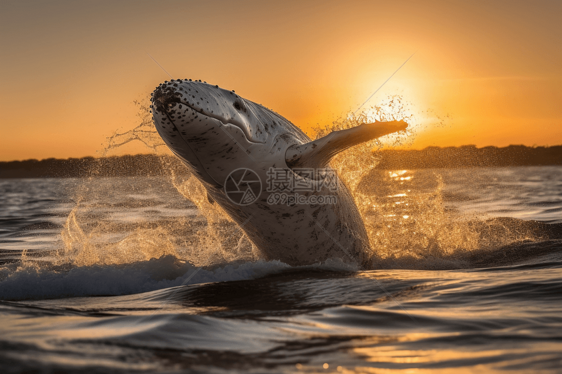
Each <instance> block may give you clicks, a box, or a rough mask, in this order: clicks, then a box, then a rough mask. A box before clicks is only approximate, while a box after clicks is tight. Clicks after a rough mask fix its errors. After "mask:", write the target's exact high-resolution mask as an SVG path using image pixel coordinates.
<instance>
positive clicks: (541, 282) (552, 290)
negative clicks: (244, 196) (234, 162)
mask: <svg viewBox="0 0 562 374" xmlns="http://www.w3.org/2000/svg"><path fill="white" fill-rule="evenodd" d="M190 183H191V182H190V181H189V179H187V180H178V179H177V177H174V178H165V177H153V178H149V177H135V178H133V177H131V178H117V177H116V178H89V179H88V178H84V179H48V178H45V179H0V347H1V349H0V370H1V372H3V373H12V372H13V373H18V372H37V373H42V372H46V373H51V372H84V371H86V372H100V373H101V372H103V373H112V372H193V373H295V372H299V373H300V372H303V373H331V372H334V373H350V372H360V373H387V372H403V373H453V372H454V373H478V372H486V373H490V372H492V373H493V372H498V373H499V372H501V373H505V372H518V373H537V372H544V373H559V372H561V371H562V354H561V352H562V167H558V166H544V167H511V168H469V169H436V170H429V169H428V170H398V171H383V170H375V171H372V172H371V173H369V174H368V175H367V176H366V177H365V178H363V179H362V180H361V182H360V183H358V185H357V187H356V191H357V193H360V194H361V196H363V197H369V198H370V199H371V200H369V204H368V207H367V208H365V209H368V211H366V213H365V215H364V217H365V221H366V225H367V228H368V230H369V232H370V235H371V243H372V246H373V251H374V256H373V261H372V266H371V268H369V269H359V268H358V267H356V266H354V265H353V264H349V263H344V262H342V261H341V260H339V259H331V260H329V261H327V262H325V263H319V264H316V265H310V266H289V265H287V264H284V263H282V262H279V261H266V260H264V259H263V258H261V257H260V253H259V252H258V251H257V250H256V249H255V248H254V247H253V246H252V244H251V243H249V242H248V241H247V240H245V238H244V237H243V235H242V234H241V233H240V230H239V229H238V228H237V227H236V226H235V225H233V224H232V223H231V222H229V221H228V220H227V219H225V218H224V215H221V212H220V210H217V209H216V207H213V204H211V203H210V202H208V201H206V199H204V196H203V195H202V194H194V193H193V191H195V190H197V188H198V187H197V186H196V185H193V184H190ZM362 199H363V200H364V199H365V198H362Z"/></svg>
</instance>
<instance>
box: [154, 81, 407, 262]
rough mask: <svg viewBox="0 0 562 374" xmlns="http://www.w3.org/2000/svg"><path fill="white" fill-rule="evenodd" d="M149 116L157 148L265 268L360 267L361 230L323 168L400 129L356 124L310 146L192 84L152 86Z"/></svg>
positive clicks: (292, 129) (282, 125)
mask: <svg viewBox="0 0 562 374" xmlns="http://www.w3.org/2000/svg"><path fill="white" fill-rule="evenodd" d="M151 110H152V115H153V120H154V124H155V126H156V129H157V131H158V133H159V134H160V136H161V137H162V139H163V140H164V142H165V143H166V145H167V146H168V147H169V148H170V150H171V151H172V152H173V153H174V154H175V155H176V156H177V157H179V158H180V159H181V160H182V161H183V162H184V163H185V164H186V165H187V166H188V168H189V169H190V170H191V171H192V173H193V174H194V175H195V176H196V177H197V178H198V179H199V180H200V181H201V183H202V184H203V185H204V187H205V188H206V190H207V192H208V195H209V197H210V200H212V201H214V202H216V203H217V204H219V205H220V206H221V207H222V209H223V210H224V211H225V212H226V213H227V214H228V215H229V216H230V217H231V218H232V219H233V220H234V221H235V222H236V223H237V224H238V225H239V226H240V227H241V228H242V230H243V231H244V232H245V234H246V235H247V237H248V238H249V239H250V240H251V241H252V242H253V243H254V245H255V246H256V247H257V248H258V249H259V250H260V251H261V253H262V255H263V257H264V258H265V259H267V260H280V261H282V262H285V263H287V264H289V265H306V264H313V263H319V262H323V261H325V260H327V259H329V258H340V259H341V260H343V261H345V262H353V263H356V264H358V265H359V266H365V265H367V263H368V261H369V259H370V258H371V256H372V254H373V253H372V251H371V248H370V247H369V240H368V237H367V232H366V230H365V227H364V225H363V221H362V219H361V216H360V214H359V211H358V209H357V207H356V205H355V203H354V201H353V198H352V196H351V194H350V192H349V190H348V189H347V187H346V186H345V184H344V183H343V182H342V181H341V180H339V179H338V177H337V175H336V173H335V172H334V170H333V169H331V168H330V167H329V161H330V159H331V158H332V157H333V156H334V155H336V154H337V153H339V152H341V151H343V150H345V149H347V148H349V147H352V146H354V145H357V144H360V143H362V142H365V141H368V140H371V139H374V138H377V137H380V136H384V135H387V134H390V133H394V132H397V131H401V130H405V129H406V128H407V126H408V124H407V123H406V122H404V121H392V122H375V123H370V124H363V125H360V126H357V127H354V128H351V129H347V130H342V131H335V132H332V133H330V134H329V135H327V136H325V137H323V138H320V139H317V140H314V141H312V140H311V139H310V138H309V137H308V136H307V135H305V134H304V133H303V132H302V131H301V130H300V129H299V128H297V127H296V126H295V125H293V124H292V123H291V122H289V121H288V120H287V119H285V118H283V117H282V116H280V115H279V114H277V113H275V112H274V111H271V110H269V109H267V108H265V107H264V106H262V105H260V104H256V103H254V102H252V101H250V100H247V99H244V98H242V97H240V96H239V95H237V94H236V93H235V92H234V91H229V90H225V89H222V88H220V87H219V86H215V85H211V84H207V83H206V82H202V81H192V80H191V79H189V80H188V79H177V80H171V81H166V82H164V83H162V84H161V85H159V86H158V87H157V88H156V90H155V91H154V92H153V93H152V99H151Z"/></svg>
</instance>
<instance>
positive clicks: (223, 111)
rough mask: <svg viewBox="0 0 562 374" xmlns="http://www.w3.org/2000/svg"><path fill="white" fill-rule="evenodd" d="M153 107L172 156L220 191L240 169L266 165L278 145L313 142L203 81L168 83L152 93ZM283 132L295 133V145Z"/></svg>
mask: <svg viewBox="0 0 562 374" xmlns="http://www.w3.org/2000/svg"><path fill="white" fill-rule="evenodd" d="M151 109H152V114H153V120H154V124H155V126H156V129H157V130H158V133H159V134H160V136H161V137H162V138H163V140H164V142H165V143H166V144H167V145H168V147H169V148H170V149H171V150H172V152H173V153H174V154H175V155H176V156H178V157H180V158H181V159H182V160H183V161H184V162H185V163H187V164H188V166H190V167H191V169H192V171H194V172H195V173H196V174H197V175H198V176H199V178H200V179H201V180H202V181H203V182H206V183H208V184H211V185H213V186H215V187H218V188H220V186H221V185H223V184H224V181H225V179H226V177H227V176H228V174H229V173H230V172H231V171H232V170H233V169H235V168H236V167H240V166H245V167H250V168H253V169H255V168H258V166H257V165H256V163H260V162H266V161H267V159H268V156H270V155H271V154H272V153H271V149H272V147H275V146H276V145H279V146H280V147H284V148H287V147H289V146H290V145H291V144H295V143H300V142H303V141H307V139H308V138H307V137H306V135H304V134H303V133H302V132H301V131H300V130H298V129H297V128H296V127H295V126H294V125H292V124H291V123H290V122H289V121H287V120H286V119H285V118H283V117H281V116H280V115H278V114H277V113H275V112H273V111H271V110H269V109H267V108H265V107H263V106H261V105H259V104H256V103H254V102H252V101H250V100H246V99H244V98H242V97H240V96H239V95H237V94H236V93H235V92H234V91H230V90H225V89H222V88H220V87H219V86H216V85H211V84H207V83H206V82H201V81H192V80H188V79H177V80H172V81H167V82H164V83H162V84H161V85H159V86H158V87H157V88H156V90H155V91H154V92H153V94H152V106H151ZM283 134H291V136H292V138H294V139H293V141H289V142H288V143H287V142H285V143H283V144H281V143H280V142H279V137H280V136H282V135H283ZM295 134H296V135H295ZM291 136H290V137H291ZM285 150H286V149H279V152H278V153H280V154H282V155H284V153H285ZM273 154H275V153H273Z"/></svg>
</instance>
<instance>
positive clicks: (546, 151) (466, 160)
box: [0, 145, 562, 178]
mask: <svg viewBox="0 0 562 374" xmlns="http://www.w3.org/2000/svg"><path fill="white" fill-rule="evenodd" d="M373 155H374V157H377V158H379V157H380V159H381V160H380V163H379V164H378V165H377V169H380V170H397V169H442V168H471V167H506V166H547V165H561V166H562V145H557V146H552V147H527V146H523V145H510V146H508V147H503V148H498V147H483V148H477V147H476V146H473V145H468V146H461V147H447V148H440V147H427V148H425V149H423V150H394V149H386V150H381V151H377V152H375V153H374V154H373ZM163 165H166V167H167V168H172V169H174V170H175V171H176V172H178V173H183V174H185V173H186V169H185V168H184V167H183V166H182V164H181V162H180V161H179V160H178V159H177V158H176V157H174V156H161V157H159V156H156V155H150V154H149V155H146V154H139V155H134V156H131V155H126V156H112V157H103V158H94V157H83V158H69V159H55V158H49V159H44V160H40V161H39V160H24V161H2V162H0V178H83V177H89V176H98V177H133V176H160V175H164V174H165V171H164V170H165V168H164V167H163Z"/></svg>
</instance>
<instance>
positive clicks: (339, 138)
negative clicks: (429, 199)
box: [285, 121, 408, 168]
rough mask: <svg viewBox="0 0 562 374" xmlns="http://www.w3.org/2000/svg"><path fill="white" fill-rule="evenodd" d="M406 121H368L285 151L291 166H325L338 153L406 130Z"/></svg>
mask: <svg viewBox="0 0 562 374" xmlns="http://www.w3.org/2000/svg"><path fill="white" fill-rule="evenodd" d="M407 127H408V124H407V123H406V122H405V121H391V122H374V123H366V124H363V125H359V126H357V127H353V128H351V129H346V130H340V131H334V132H331V133H330V134H328V135H326V136H325V137H323V138H320V139H316V140H313V141H311V142H309V143H306V144H301V145H293V146H291V147H289V148H288V149H287V152H286V153H285V161H286V162H287V166H289V167H290V168H295V167H307V168H323V167H326V166H327V165H328V162H330V159H331V158H332V157H334V156H335V155H337V154H338V153H340V152H342V151H345V150H346V149H348V148H350V147H353V146H355V145H358V144H361V143H364V142H366V141H369V140H371V139H375V138H379V137H381V136H384V135H388V134H392V133H394V132H398V131H402V130H405V129H406V128H407Z"/></svg>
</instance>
